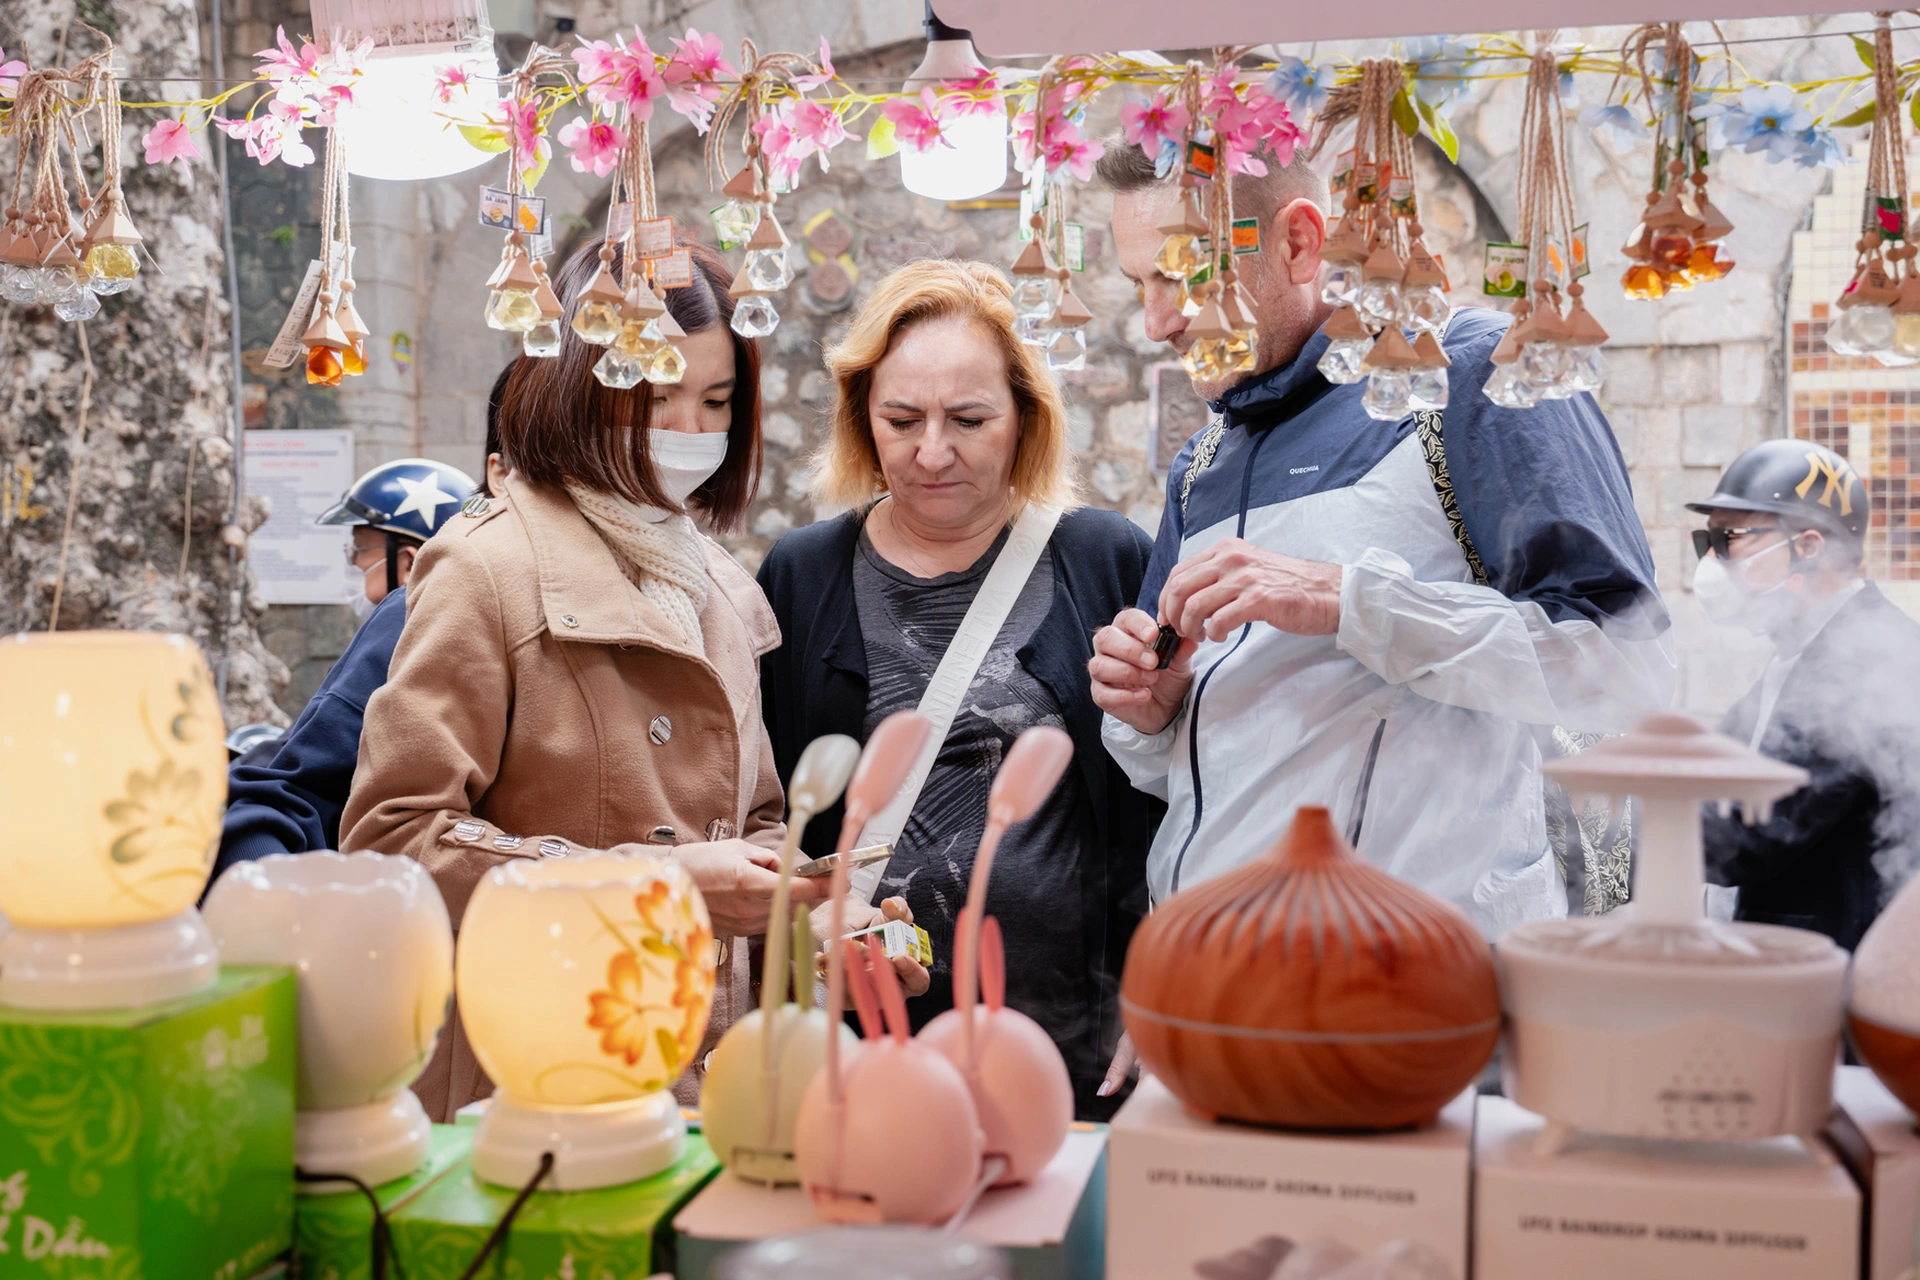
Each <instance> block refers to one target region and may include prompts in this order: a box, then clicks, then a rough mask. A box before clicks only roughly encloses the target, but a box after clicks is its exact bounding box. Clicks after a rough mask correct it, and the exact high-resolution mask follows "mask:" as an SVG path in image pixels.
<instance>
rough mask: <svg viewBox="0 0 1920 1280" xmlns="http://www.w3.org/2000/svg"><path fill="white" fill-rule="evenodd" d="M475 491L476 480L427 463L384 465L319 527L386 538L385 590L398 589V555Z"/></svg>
mask: <svg viewBox="0 0 1920 1280" xmlns="http://www.w3.org/2000/svg"><path fill="white" fill-rule="evenodd" d="M476 491H477V486H476V485H475V484H474V482H473V477H471V476H469V475H468V474H467V473H466V472H464V471H462V470H460V469H459V468H458V467H450V466H448V465H447V464H446V463H444V462H434V461H433V460H431V459H429V458H402V459H400V460H399V461H398V462H386V463H382V464H381V465H380V466H377V467H375V468H374V469H373V470H371V471H369V472H367V473H366V474H365V475H363V476H361V477H360V478H359V479H358V480H356V481H354V482H353V487H352V488H350V489H348V490H347V491H346V493H345V494H343V495H342V496H341V498H340V501H338V502H336V503H334V504H333V506H331V507H329V508H328V509H327V512H326V514H324V515H322V516H321V517H320V519H319V520H318V521H317V522H316V523H318V524H323V525H328V524H331V525H366V526H368V527H369V528H373V529H378V530H380V531H381V532H382V533H384V534H385V535H386V538H387V590H388V591H394V590H397V589H398V588H399V586H400V566H399V562H400V551H401V549H402V548H403V547H415V548H418V547H420V546H421V545H423V544H424V543H425V542H426V540H427V539H428V538H431V537H432V536H433V535H434V534H435V533H437V532H439V530H440V528H441V526H442V525H444V524H446V522H447V519H448V517H450V516H452V515H453V514H454V513H455V512H457V511H459V510H460V504H461V503H463V502H465V501H466V500H467V499H468V498H469V497H471V496H472V495H473V494H474V493H475V492H476Z"/></svg>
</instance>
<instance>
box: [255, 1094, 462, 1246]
mask: <svg viewBox="0 0 1920 1280" xmlns="http://www.w3.org/2000/svg"><path fill="white" fill-rule="evenodd" d="M432 1141H433V1148H432V1151H431V1153H430V1154H429V1155H428V1156H427V1162H426V1164H424V1165H422V1166H421V1167H420V1168H418V1169H416V1170H415V1171H414V1172H412V1173H410V1174H408V1175H407V1176H406V1177H404V1178H395V1179H394V1180H393V1181H392V1182H383V1183H381V1184H380V1185H379V1186H377V1187H375V1188H374V1189H373V1194H374V1195H375V1196H376V1197H377V1198H378V1199H379V1201H380V1211H381V1212H382V1213H384V1214H386V1215H387V1217H388V1218H389V1219H391V1218H392V1216H393V1215H394V1214H395V1213H396V1212H398V1211H399V1209H400V1208H401V1206H403V1205H406V1204H409V1203H411V1202H412V1201H413V1200H414V1199H415V1198H416V1197H417V1196H419V1195H420V1194H421V1193H422V1192H424V1191H425V1190H426V1189H427V1188H428V1187H430V1186H432V1185H433V1184H434V1183H436V1182H438V1181H439V1180H440V1179H441V1178H444V1177H445V1176H446V1175H447V1174H449V1173H451V1172H453V1171H454V1170H455V1169H457V1168H459V1167H460V1166H461V1165H463V1164H464V1163H465V1162H466V1159H467V1153H468V1152H469V1151H471V1150H472V1149H473V1129H472V1127H471V1126H468V1125H459V1126H455V1125H450V1124H437V1125H435V1126H433V1139H432ZM293 1257H294V1264H295V1266H296V1267H297V1269H298V1274H299V1276H300V1280H372V1276H373V1206H372V1205H370V1204H368V1203H367V1197H366V1196H365V1194H363V1193H362V1192H360V1191H359V1190H350V1191H340V1192H334V1193H330V1194H328V1195H303V1196H299V1197H296V1198H295V1200H294V1205H293Z"/></svg>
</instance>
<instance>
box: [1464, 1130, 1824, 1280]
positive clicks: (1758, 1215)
mask: <svg viewBox="0 0 1920 1280" xmlns="http://www.w3.org/2000/svg"><path fill="white" fill-rule="evenodd" d="M1545 1123H1546V1122H1545V1121H1544V1120H1542V1119H1541V1118H1540V1117H1539V1116H1537V1115H1534V1114H1533V1113H1532V1112H1530V1111H1525V1110H1522V1109H1521V1108H1520V1107H1519V1106H1517V1105H1516V1104H1514V1103H1512V1102H1509V1101H1508V1100H1507V1099H1505V1098H1493V1097H1487V1098H1481V1099H1480V1109H1479V1117H1478V1120H1477V1127H1476V1132H1475V1136H1474V1163H1475V1170H1474V1210H1473V1228H1474V1229H1473V1258H1474V1276H1475V1278H1476V1280H1541V1277H1543V1276H1545V1277H1552V1280H1587V1278H1588V1277H1592V1278H1593V1280H1602V1278H1604V1280H1616V1278H1617V1277H1622V1276H1685V1277H1687V1280H1851V1278H1852V1277H1854V1276H1857V1275H1858V1274H1859V1267H1860V1208H1861V1198H1860V1189H1859V1188H1858V1187H1856V1186H1855V1185H1854V1183H1853V1179H1852V1178H1851V1177H1849V1176H1848V1175H1847V1171H1846V1170H1845V1169H1844V1168H1842V1167H1841V1166H1840V1164H1839V1163H1838V1162H1837V1161H1835V1162H1832V1163H1821V1162H1820V1161H1819V1160H1817V1159H1815V1158H1814V1156H1812V1155H1811V1154H1809V1153H1808V1151H1807V1149H1806V1147H1805V1146H1804V1145H1802V1144H1801V1143H1800V1141H1799V1140H1798V1139H1795V1138H1773V1139H1769V1140H1767V1141H1763V1142H1663V1141H1660V1140H1658V1139H1650V1138H1607V1137H1599V1136H1594V1135H1582V1136H1579V1137H1576V1138H1574V1139H1573V1141H1572V1143H1571V1144H1570V1145H1569V1146H1568V1147H1567V1148H1566V1150H1564V1151H1562V1152H1561V1153H1560V1154H1558V1155H1552V1156H1541V1155H1535V1154H1534V1152H1533V1141H1534V1139H1535V1138H1536V1137H1538V1136H1539V1133H1540V1130H1541V1129H1542V1127H1544V1125H1545Z"/></svg>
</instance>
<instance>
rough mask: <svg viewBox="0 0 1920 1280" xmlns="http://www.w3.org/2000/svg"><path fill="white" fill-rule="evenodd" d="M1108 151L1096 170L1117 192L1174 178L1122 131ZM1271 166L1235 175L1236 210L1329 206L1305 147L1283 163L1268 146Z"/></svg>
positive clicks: (1261, 212)
mask: <svg viewBox="0 0 1920 1280" xmlns="http://www.w3.org/2000/svg"><path fill="white" fill-rule="evenodd" d="M1105 142H1106V148H1107V149H1106V152H1105V153H1104V154H1103V155H1101V157H1100V159H1099V160H1098V161H1097V162H1095V164H1094V167H1093V169H1094V173H1095V174H1096V175H1097V176H1098V177H1099V179H1100V181H1101V182H1103V183H1105V184H1106V185H1107V187H1108V189H1109V190H1111V191H1112V192H1113V193H1114V194H1115V195H1124V194H1126V193H1127V192H1130V191H1140V190H1143V189H1145V188H1147V187H1151V186H1154V185H1156V184H1157V183H1162V182H1167V183H1169V185H1170V179H1167V178H1162V177H1160V176H1159V174H1158V173H1157V172H1156V170H1155V168H1154V162H1153V157H1152V156H1149V155H1148V154H1147V153H1146V152H1144V151H1142V150H1141V149H1140V148H1139V147H1137V146H1135V145H1134V144H1133V143H1131V142H1128V141H1127V140H1126V139H1125V138H1124V137H1121V136H1119V135H1118V134H1116V135H1114V136H1113V137H1110V138H1107V139H1106V140H1105ZM1256 155H1257V156H1258V158H1259V159H1260V160H1261V161H1262V162H1263V163H1264V164H1265V165H1266V166H1267V172H1266V174H1265V175H1264V176H1254V175H1252V174H1245V173H1242V174H1238V175H1236V176H1235V177H1234V179H1233V205H1234V212H1235V213H1236V214H1238V215H1239V216H1241V217H1251V216H1254V215H1256V214H1257V215H1258V216H1259V217H1260V218H1261V219H1263V220H1264V219H1266V218H1269V217H1271V216H1272V215H1273V213H1274V212H1275V211H1276V210H1278V209H1280V208H1281V207H1282V206H1284V205H1286V204H1288V203H1290V202H1292V201H1294V200H1299V199H1302V198H1305V199H1308V200H1311V201H1313V202H1314V203H1315V204H1317V205H1319V206H1320V208H1321V209H1322V210H1325V209H1326V208H1327V204H1328V196H1327V182H1326V179H1325V178H1322V177H1321V176H1320V175H1319V174H1318V173H1317V172H1315V170H1314V168H1313V166H1312V165H1311V164H1309V163H1308V162H1307V151H1306V148H1305V147H1295V148H1294V150H1293V158H1292V159H1291V160H1289V161H1288V162H1287V163H1286V164H1284V165H1283V164H1280V163H1279V160H1278V157H1277V156H1275V155H1274V154H1273V153H1272V152H1271V151H1268V150H1267V149H1265V148H1264V147H1263V148H1262V149H1261V150H1260V151H1259V152H1257V153H1256Z"/></svg>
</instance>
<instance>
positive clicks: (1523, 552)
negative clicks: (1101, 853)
mask: <svg viewBox="0 0 1920 1280" xmlns="http://www.w3.org/2000/svg"><path fill="white" fill-rule="evenodd" d="M1507 324H1508V317H1507V316H1506V315H1504V314H1503V313H1501V312H1497V311H1488V310H1464V311H1459V312H1456V313H1455V314H1454V317H1453V319H1452V322H1451V324H1450V325H1449V326H1448V329H1447V333H1446V337H1445V340H1444V342H1443V346H1444V347H1445V349H1446V352H1447V355H1448V357H1449V358H1450V359H1451V360H1452V362H1453V369H1452V373H1451V375H1450V377H1449V384H1450V385H1449V392H1450V404H1449V406H1448V408H1447V409H1446V410H1445V412H1444V414H1443V415H1442V416H1443V419H1444V430H1443V438H1444V441H1445V446H1444V451H1445V455H1446V463H1447V470H1448V472H1449V473H1450V475H1451V478H1452V482H1453V489H1454V493H1455V496H1456V499H1457V501H1458V504H1459V511H1460V514H1461V516H1462V518H1463V519H1464V521H1465V524H1466V528H1467V532H1468V535H1469V537H1470V538H1471V539H1472V541H1473V544H1474V547H1475V549H1476V550H1477V551H1478V553H1479V555H1480V558H1481V560H1482V562H1483V563H1484V564H1485V567H1486V572H1487V576H1488V578H1489V581H1490V583H1491V585H1489V586H1478V585H1475V583H1474V581H1473V574H1472V572H1471V571H1470V570H1469V568H1468V564H1467V559H1466V556H1465V554H1464V553H1463V551H1462V550H1461V548H1460V544H1459V541H1458V539H1456V538H1455V536H1454V534H1453V530H1452V527H1451V526H1450V525H1449V523H1448V521H1447V517H1446V514H1445V512H1444V510H1443V509H1442V507H1441V505H1440V499H1439V497H1438V495H1437V494H1436V492H1435V489H1434V484H1433V480H1432V475H1431V473H1430V472H1429V470H1428V465H1427V462H1426V458H1425V455H1424V453H1423V450H1422V447H1421V442H1420V438H1419V435H1418V434H1417V432H1416V430H1415V426H1414V422H1413V420H1412V418H1411V417H1409V418H1407V419H1405V420H1403V421H1401V422H1398V423H1383V422H1377V421H1375V420H1374V419H1372V418H1369V417H1368V416H1367V414H1366V412H1365V411H1364V410H1363V409H1362V408H1361V406H1360V397H1361V393H1362V391H1363V390H1364V384H1359V385H1354V386H1343V387H1336V386H1333V385H1331V384H1329V383H1328V382H1327V381H1326V380H1325V379H1324V378H1322V377H1321V376H1320V374H1319V373H1318V371H1317V370H1316V369H1315V365H1316V364H1317V363H1318V361H1319V359H1320V356H1321V354H1322V353H1323V352H1325V350H1326V347H1327V338H1326V337H1325V335H1324V334H1316V335H1314V337H1313V338H1312V340H1311V341H1309V342H1308V343H1307V345H1306V347H1305V349H1304V350H1302V351H1301V353H1300V355H1299V356H1298V357H1296V358H1295V360H1294V361H1293V362H1292V363H1291V364H1288V365H1286V366H1283V367H1281V368H1279V369H1276V370H1274V371H1272V372H1271V373H1268V374H1266V375H1264V376H1262V377H1259V378H1256V379H1252V380H1250V381H1248V382H1245V383H1242V384H1241V385H1239V386H1237V387H1235V388H1233V389H1232V390H1231V391H1229V392H1228V393H1227V395H1226V396H1225V397H1224V399H1223V400H1222V401H1221V402H1220V403H1219V405H1217V406H1216V408H1218V409H1219V410H1220V412H1221V414H1222V416H1223V419H1224V423H1225V428H1226V430H1225V433H1224V435H1222V436H1221V437H1220V440H1219V445H1218V451H1217V452H1216V453H1215V455H1214V457H1213V459H1212V461H1211V463H1210V464H1209V465H1207V467H1206V468H1205V469H1204V470H1202V471H1200V472H1199V473H1198V475H1197V476H1196V477H1195V478H1194V481H1193V485H1192V489H1191V491H1190V492H1189V493H1188V494H1187V496H1186V504H1185V511H1184V513H1183V512H1182V509H1181V507H1182V503H1181V491H1182V488H1183V487H1184V483H1185V479H1186V473H1187V470H1188V458H1189V457H1190V455H1191V451H1192V449H1193V448H1194V442H1193V441H1189V442H1188V444H1187V447H1186V449H1185V450H1183V451H1182V453H1181V455H1180V457H1179V459H1178V460H1177V461H1176V462H1175V464H1174V466H1173V469H1172V471H1171V472H1170V473H1169V476H1168V484H1167V506H1166V511H1165V514H1164V515H1163V516H1162V517H1161V523H1160V532H1159V536H1158V538H1157V539H1156V541H1155V544H1154V549H1153V558H1152V560H1151V562H1150V563H1149V566H1148V569H1147V578H1146V582H1145V584H1144V585H1143V586H1142V588H1141V592H1140V607H1141V608H1142V609H1144V610H1146V611H1147V612H1148V613H1150V614H1153V613H1157V610H1158V603H1159V596H1160V589H1161V586H1162V585H1163V584H1164V583H1165V582H1166V579H1167V574H1168V572H1169V571H1170V570H1171V568H1172V567H1173V565H1174V564H1175V563H1177V562H1178V561H1180V560H1183V559H1185V558H1186V557H1188V556H1192V555H1195V554H1197V553H1199V552H1201V551H1204V550H1205V549H1206V548H1208V547H1209V546H1212V545H1213V544H1214V543H1216V542H1219V541H1220V540H1222V539H1225V538H1232V537H1236V536H1237V537H1241V538H1244V539H1246V540H1247V541H1249V542H1252V543H1255V544H1257V545H1259V546H1263V547H1267V548H1270V549H1272V550H1274V551H1278V552H1281V553H1284V554H1286V555H1290V556H1297V557H1299V558H1301V559H1305V560H1317V561H1321V562H1323V563H1329V564H1339V565H1343V566H1345V576H1344V581H1343V583H1342V586H1341V591H1340V629H1339V632H1338V634H1336V635H1330V636H1295V635H1289V634H1287V633H1285V632H1281V631H1277V630H1275V629H1274V628H1273V627H1271V626H1269V625H1267V624H1266V623H1252V624H1249V625H1247V626H1245V627H1242V628H1241V629H1240V630H1238V631H1236V632H1235V633H1234V634H1232V635H1231V636H1229V637H1227V638H1226V639H1225V640H1224V641H1220V642H1217V643H1216V642H1213V641H1203V642H1202V643H1201V645H1200V648H1199V651H1198V652H1197V653H1196V654H1195V655H1194V659H1193V670H1194V683H1193V688H1192V691H1191V693H1190V694H1189V696H1188V699H1187V704H1186V706H1185V707H1184V708H1183V709H1182V710H1181V712H1180V714H1179V715H1178V716H1177V717H1176V718H1175V720H1174V722H1173V723H1172V724H1170V725H1169V726H1168V727H1167V728H1166V729H1165V730H1164V731H1162V732H1161V733H1159V734H1156V735H1154V736H1152V737H1148V736H1146V735H1144V734H1141V733H1138V732H1136V731H1135V730H1133V729H1131V728H1128V727H1127V726H1126V725H1124V724H1121V723H1120V722H1119V721H1117V720H1115V719H1114V718H1113V717H1111V716H1108V717H1107V719H1106V724H1105V740H1106V743H1107V748H1108V750H1109V751H1110V752H1112V754H1113V756H1114V758H1115V759H1116V760H1118V761H1119V762H1120V764H1121V766H1122V767H1123V768H1124V769H1126V770H1127V772H1128V774H1129V775H1130V776H1131V777H1132V779H1133V782H1134V785H1135V786H1137V787H1139V788H1140V789H1141V790H1143V791H1146V792H1148V793H1150V794H1152V795H1156V796H1160V797H1161V798H1163V799H1165V800H1166V801H1167V816H1166V819H1165V821H1164V822H1162V824H1161V826H1160V831H1159V834H1158V836H1156V837H1155V839H1154V842H1153V848H1152V851H1151V853H1150V854H1149V856H1148V861H1147V882H1148V887H1149V889H1150V890H1151V892H1152V895H1153V900H1154V901H1155V902H1161V901H1165V900H1166V899H1167V898H1168V897H1169V896H1170V895H1172V894H1173V893H1176V892H1178V891H1179V890H1180V889H1182V888H1184V887H1187V886H1189V885H1193V884H1197V883H1198V882H1200V881H1202V880H1205V879H1207V878H1209V877H1211V876H1215V875H1219V874H1220V873H1222V872H1224V871H1229V870H1232V869H1233V868H1235V867H1238V866H1240V865H1242V864H1243V863H1245V862H1247V861H1248V860H1250V859H1252V858H1254V857H1256V856H1257V855H1259V854H1260V853H1262V852H1264V851H1265V850H1267V849H1269V848H1270V847H1272V845H1273V844H1274V842H1275V841H1276V840H1277V839H1278V837H1279V836H1280V834H1281V833H1282V831H1284V830H1285V828H1286V826H1287V824H1288V822H1289V821H1290V820H1291V818H1292V815H1293V811H1294V810H1295V808H1297V807H1298V806H1300V805H1303V804H1304V805H1325V806H1327V807H1328V808H1330V809H1331V810H1332V811H1333V817H1334V821H1335V822H1336V823H1337V824H1338V825H1339V827H1340V828H1341V829H1342V830H1343V831H1344V830H1348V829H1349V828H1350V827H1351V825H1352V823H1353V819H1354V817H1355V815H1356V814H1358V815H1359V816H1360V818H1361V822H1360V834H1359V840H1358V848H1359V851H1360V853H1361V855H1362V856H1363V857H1365V858H1366V859H1367V860H1368V861H1369V862H1371V863H1372V864H1373V865H1375V866H1377V867H1380V868H1381V869H1383V870H1385V871H1388V872H1391V873H1392V874H1394V875H1396V876H1399V877H1401V878H1402V879H1404V880H1408V881H1410V882H1412V883H1413V884H1416V885H1419V886H1420V887H1421V888H1424V889H1426V890H1428V891H1429V892H1432V893H1434V894H1437V895H1438V896H1440V897H1443V898H1446V899H1448V900H1449V901H1451V902H1453V903H1455V904H1457V905H1458V906H1460V907H1461V908H1462V909H1463V910H1465V911H1466V912H1467V913H1468V915H1470V916H1471V917H1472V918H1473V920H1474V922H1475V923H1476V924H1477V925H1479V927H1480V929H1481V931H1482V932H1483V933H1485V934H1486V936H1487V937H1489V938H1497V937H1498V936H1499V935H1500V934H1501V933H1503V932H1505V931H1506V930H1507V929H1508V928H1510V927H1511V926H1512V925H1515V924H1517V923H1519V922H1521V921H1523V920H1532V919H1539V918H1543V917H1548V916H1558V915H1564V914H1565V913H1566V893H1565V888H1564V885H1563V883H1562V880H1561V876H1560V871H1559V868H1558V867H1557V866H1556V865H1555V863H1554V860H1553V856H1552V853H1551V851H1550V849H1549V847H1548V844H1547V832H1546V819H1545V811H1544V806H1543V803H1542V798H1541V774H1540V752H1539V748H1538V746H1537V745H1536V742H1535V737H1534V734H1535V728H1534V727H1535V726H1550V725H1563V726H1565V727H1567V728H1569V729H1576V730H1593V731H1606V732H1618V731H1620V730H1623V729H1625V728H1627V727H1629V726H1630V725H1631V724H1632V722H1633V721H1634V720H1635V719H1637V718H1638V717H1639V716H1640V715H1641V714H1643V713H1645V712H1646V711H1648V710H1652V709H1655V708H1658V707H1661V706H1664V705H1665V704H1666V702H1667V699H1668V697H1669V695H1670V693H1671V688H1672V680H1673V668H1674V661H1673V651H1672V645H1671V642H1670V638H1669V636H1668V634H1667V631H1668V619H1667V614H1666V610H1665V608H1664V607H1663V606H1662V604H1661V602H1660V596H1659V593H1658V590H1657V588H1656V586H1655V583H1654V571H1653V563H1652V559H1651V556H1650V553H1649V552H1648V549H1647V541H1646V535H1645V534H1644V532H1643V531H1642V529H1641V527H1640V521H1639V518H1638V517H1637V516H1636V515H1635V513H1634V506H1633V495H1632V492H1631V489H1630V486H1629V484H1628V480H1627V471H1626V464H1625V462H1624V461H1623V460H1622V458H1621V456H1620V449H1619V446H1618V445H1617V444H1616V443H1615V441H1614V438H1613V432H1612V429H1611V428H1609V427H1608V425H1607V421H1606V418H1605V417H1604V416H1603V415H1602V414H1601V412H1600V409H1599V407H1598V406H1597V405H1596V404H1595V403H1594V401H1593V398H1592V397H1591V396H1587V395H1580V396H1577V397H1575V398H1574V399H1571V400H1557V401H1556V400H1547V401H1542V402H1541V403H1540V405H1539V406H1538V407H1536V408H1534V409H1530V410H1525V411H1516V410H1510V409H1502V408H1500V407H1498V406H1496V405H1495V404H1493V403H1492V402H1491V401H1489V400H1488V399H1487V398H1486V396H1485V395H1484V394H1483V393H1482V391H1481V387H1482V386H1483V384H1484V383H1485V382H1486V380H1487V377H1488V375H1489V374H1490V372H1491V369H1492V366H1491V364H1490V361H1489V357H1490V356H1491V355H1492V353H1493V348H1494V346H1495V344H1496V343H1498V342H1499V340H1500V337H1501V335H1502V334H1503V333H1504V332H1505V331H1506V327H1507ZM1198 438H1199V437H1196V439H1198ZM1376 738H1377V744H1378V745H1377V749H1376V748H1375V743H1376ZM1370 760H1371V768H1370V769H1369V767H1368V766H1369V761H1370Z"/></svg>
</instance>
